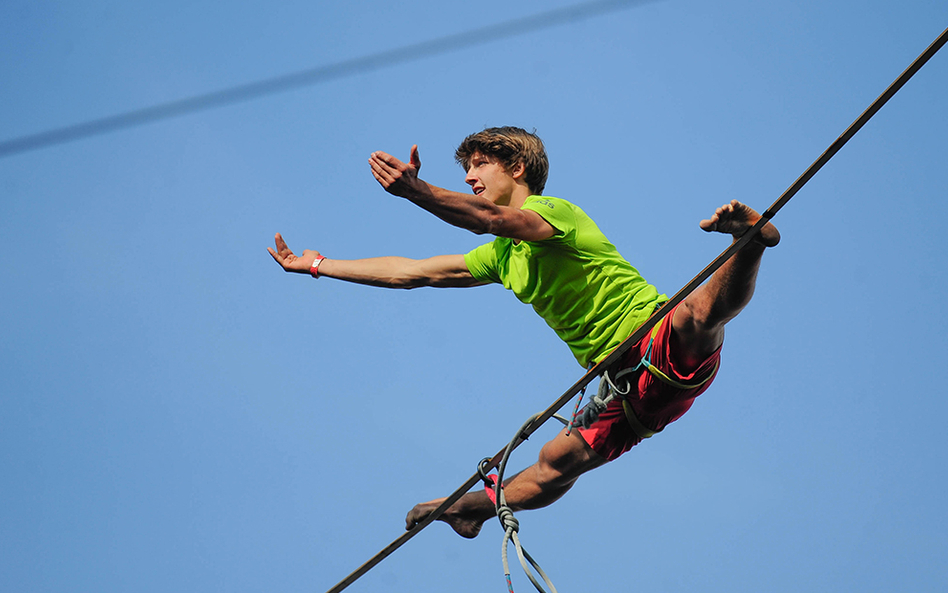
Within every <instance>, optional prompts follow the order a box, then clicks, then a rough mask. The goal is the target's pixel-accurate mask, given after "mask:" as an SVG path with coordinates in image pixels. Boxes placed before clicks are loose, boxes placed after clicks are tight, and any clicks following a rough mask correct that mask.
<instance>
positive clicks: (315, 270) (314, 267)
mask: <svg viewBox="0 0 948 593" xmlns="http://www.w3.org/2000/svg"><path fill="white" fill-rule="evenodd" d="M324 259H326V258H325V257H323V256H321V255H320V256H319V257H317V258H316V261H314V262H313V265H312V266H310V268H309V273H310V274H311V275H312V276H313V278H319V264H321V263H323V260H324Z"/></svg>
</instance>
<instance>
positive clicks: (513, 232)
mask: <svg viewBox="0 0 948 593" xmlns="http://www.w3.org/2000/svg"><path fill="white" fill-rule="evenodd" d="M369 165H370V166H371V167H372V175H374V176H375V179H376V180H377V181H378V182H379V183H380V184H381V185H382V187H383V188H385V191H387V192H388V193H390V194H392V195H395V196H399V197H402V198H405V199H407V200H410V201H411V202H413V203H415V204H416V205H418V206H420V207H422V208H424V209H425V210H427V211H428V212H431V213H432V214H434V215H435V216H437V217H438V218H440V219H441V220H444V221H445V222H447V223H449V224H452V225H454V226H457V227H460V228H462V229H467V230H469V231H471V232H473V233H477V234H479V235H482V234H485V233H489V234H491V235H496V236H498V237H509V238H511V239H520V240H522V241H543V240H544V239H549V238H550V237H552V236H553V235H554V234H556V229H554V228H553V227H552V226H551V225H550V223H548V222H547V221H546V220H544V219H543V217H542V216H540V215H539V214H537V213H536V212H533V211H532V210H521V209H519V208H511V207H509V206H500V205H497V204H494V203H493V202H491V201H490V200H488V199H485V198H482V197H480V196H476V195H473V194H464V193H460V192H454V191H451V190H447V189H444V188H441V187H438V186H436V185H431V184H430V183H427V182H425V181H423V180H422V179H420V178H419V177H418V171H419V169H421V159H420V158H419V157H418V145H414V146H412V147H411V155H410V157H409V162H408V163H404V162H402V161H401V160H399V159H397V158H396V157H394V156H392V155H390V154H388V153H385V152H381V151H378V152H373V153H372V156H371V157H370V158H369Z"/></svg>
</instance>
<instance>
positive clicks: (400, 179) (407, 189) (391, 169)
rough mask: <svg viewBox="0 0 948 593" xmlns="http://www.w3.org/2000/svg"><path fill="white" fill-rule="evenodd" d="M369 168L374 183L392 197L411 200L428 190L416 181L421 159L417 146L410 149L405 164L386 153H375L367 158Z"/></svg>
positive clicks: (424, 184) (426, 185)
mask: <svg viewBox="0 0 948 593" xmlns="http://www.w3.org/2000/svg"><path fill="white" fill-rule="evenodd" d="M369 166H370V167H371V168H372V175H374V176H375V179H376V181H378V182H379V184H381V186H382V187H383V188H385V191H387V192H388V193H390V194H392V195H395V196H399V197H401V198H408V199H411V198H412V197H414V196H417V195H419V194H420V193H425V192H426V191H427V190H428V184H426V183H425V182H424V181H422V180H421V179H418V171H420V170H421V158H420V157H419V156H418V145H417V144H415V145H414V146H412V147H411V151H410V152H409V156H408V162H407V163H404V162H402V161H400V160H399V159H397V158H395V157H393V156H392V155H390V154H388V153H386V152H382V151H376V152H373V153H372V156H370V157H369Z"/></svg>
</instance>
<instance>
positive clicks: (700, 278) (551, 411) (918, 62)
mask: <svg viewBox="0 0 948 593" xmlns="http://www.w3.org/2000/svg"><path fill="white" fill-rule="evenodd" d="M945 43H948V29H945V30H944V31H943V32H942V33H941V35H939V36H938V38H937V39H935V41H934V42H932V44H931V45H929V46H928V48H927V49H925V51H923V52H922V53H921V55H919V56H918V57H917V58H915V61H914V62H912V63H911V65H909V67H908V68H906V69H905V71H904V72H902V74H900V75H899V77H898V78H896V79H895V81H894V82H893V83H892V84H891V85H889V87H888V88H887V89H886V90H885V91H884V92H883V93H882V94H881V95H879V97H878V98H876V100H875V101H873V102H872V104H871V105H869V107H868V108H867V109H866V110H865V111H864V112H862V114H861V115H860V116H859V117H858V118H856V120H855V121H854V122H853V123H852V124H850V125H849V127H848V128H846V130H845V131H844V132H843V133H842V134H841V135H840V136H839V137H838V138H837V139H836V140H835V141H834V142H833V143H832V144H830V146H829V148H827V149H826V150H825V151H824V152H823V154H821V155H820V157H819V158H817V159H816V160H815V161H814V162H813V163H812V164H811V165H810V166H809V167H807V169H806V171H804V172H803V174H802V175H800V177H798V178H797V180H796V181H794V182H793V184H791V185H790V187H789V188H787V190H786V191H784V192H783V194H781V196H780V197H779V198H777V201H775V202H774V203H773V204H772V205H771V206H770V208H768V209H767V210H765V211H764V213H763V214H762V215H761V217H760V220H758V221H757V223H756V224H755V225H754V226H752V227H751V228H749V229H748V230H747V232H745V233H744V234H743V235H741V237H740V238H739V239H737V240H736V241H735V242H734V243H732V244H731V246H730V247H728V248H727V249H725V250H724V251H723V252H722V253H721V255H719V256H718V257H717V258H715V259H714V261H712V262H711V263H710V264H708V266H707V267H705V269H704V270H702V271H701V272H700V273H698V275H697V276H695V277H694V278H692V280H691V281H690V282H689V283H688V284H686V285H685V286H684V287H683V288H682V289H681V290H679V291H678V292H677V293H675V295H674V296H673V297H672V298H670V299H669V300H668V301H667V302H665V304H664V305H662V306H661V307H659V308H658V310H656V311H655V312H653V313H652V316H651V317H649V318H648V319H647V320H646V321H645V323H643V324H642V325H641V326H639V327H638V329H636V330H635V331H634V332H632V335H630V336H629V337H628V338H626V340H625V341H624V342H622V344H620V345H619V346H618V347H617V348H616V349H615V350H613V351H612V353H611V354H609V356H607V357H606V358H604V359H603V360H601V361H600V362H599V363H598V364H596V366H595V367H593V368H592V369H589V370H588V371H587V372H586V373H585V374H584V375H583V376H582V377H581V378H580V379H579V380H578V381H577V382H576V383H574V384H573V385H572V386H571V387H570V388H569V389H567V390H566V392H565V393H563V395H561V396H560V397H559V399H557V400H556V401H555V402H553V403H552V404H551V405H550V406H549V407H548V408H547V409H546V410H545V411H544V412H543V413H542V414H539V415H537V416H535V417H534V418H532V419H531V420H530V421H529V422H527V423H526V424H525V425H524V428H523V429H521V430H520V431H519V432H518V433H517V436H515V437H514V439H513V441H511V445H512V446H511V445H508V446H507V447H506V448H505V449H502V450H501V451H499V452H498V453H497V454H496V455H494V457H492V458H490V461H489V462H488V463H486V464H482V465H483V468H478V469H479V471H478V472H477V473H475V474H474V475H473V476H471V477H470V478H468V479H467V481H466V482H464V484H462V485H461V487H460V488H458V489H457V490H455V491H454V492H453V493H451V495H449V496H448V497H447V498H445V499H444V502H442V503H441V504H440V505H438V508H436V509H435V510H434V511H432V513H431V514H429V515H428V516H427V517H425V518H424V519H422V520H421V521H419V522H418V524H416V525H415V526H414V527H413V528H412V529H411V530H409V531H406V532H405V533H403V534H402V535H401V536H400V537H398V538H397V539H395V541H393V542H392V543H391V544H389V545H388V546H386V547H385V548H383V549H382V550H381V551H379V552H378V553H377V554H376V555H375V556H373V557H372V558H370V559H369V560H367V561H366V562H365V563H363V564H362V566H360V567H359V568H357V569H356V570H354V571H353V572H352V573H350V574H349V576H347V577H346V578H344V579H343V580H341V581H339V582H338V583H337V584H336V585H335V586H334V587H332V588H331V589H329V590H328V591H327V593H339V592H340V591H342V590H343V589H345V588H346V587H348V586H349V585H351V584H352V583H354V582H355V581H356V580H357V579H358V578H359V577H361V576H362V575H364V574H365V573H367V572H368V571H369V570H371V569H372V568H373V567H375V566H376V565H377V564H378V563H379V562H381V561H382V560H384V559H386V558H388V557H389V556H390V555H391V554H392V553H393V552H395V550H397V549H398V548H400V547H401V546H403V545H404V544H405V543H406V542H408V540H410V539H411V538H413V537H414V536H415V535H417V534H418V533H419V532H420V531H421V530H422V529H424V528H425V527H427V526H428V525H430V524H431V523H433V522H434V521H436V520H437V519H438V518H439V517H441V515H443V514H444V512H445V511H447V510H448V509H449V508H450V507H451V505H453V504H454V503H455V502H457V501H458V499H460V498H461V496H463V495H464V494H465V493H466V492H467V491H468V490H470V489H471V488H473V487H474V486H475V485H476V484H477V483H478V482H479V481H480V480H481V473H482V471H484V472H486V471H489V470H491V469H493V468H494V467H497V466H498V464H499V463H500V462H501V460H502V458H503V457H504V456H505V455H506V456H508V457H509V454H508V451H512V450H513V449H515V448H516V447H517V446H519V445H520V444H521V443H522V442H523V441H525V440H527V438H528V437H529V436H530V435H532V434H533V433H534V432H536V430H537V429H539V428H540V426H542V425H543V424H544V423H545V422H546V421H547V420H549V419H550V418H553V417H554V416H556V412H557V411H558V410H559V409H560V408H562V407H563V406H564V405H566V403H567V402H569V400H571V399H573V397H575V396H576V394H578V393H579V392H580V391H581V390H583V389H585V388H586V386H587V385H589V383H590V382H592V380H593V379H595V378H596V377H598V376H600V375H603V374H604V373H605V370H606V369H609V368H612V366H613V365H615V364H616V363H617V362H618V361H619V360H620V359H621V357H622V355H624V354H625V353H626V352H627V351H628V350H629V348H631V347H632V346H633V345H634V344H636V343H637V342H638V341H639V340H641V339H642V337H643V336H645V334H647V333H648V332H649V331H650V330H651V329H652V328H653V327H654V326H655V324H656V323H658V322H659V321H660V320H661V319H662V318H663V317H665V316H666V315H667V314H668V313H669V312H671V310H672V309H673V308H675V306H676V305H678V303H680V302H681V301H683V300H685V298H686V297H687V296H688V295H690V294H691V293H692V292H694V290H695V289H696V288H698V287H699V286H700V285H701V284H702V283H703V282H704V281H705V280H707V279H708V278H710V277H711V274H713V273H714V272H715V271H717V270H718V268H720V267H721V266H723V265H724V263H725V262H726V261H727V260H728V259H730V258H731V256H732V255H734V254H735V253H737V252H738V251H739V250H740V249H742V248H743V247H744V246H745V245H747V244H748V243H750V242H751V241H752V240H753V239H754V237H756V236H757V234H758V233H760V230H761V229H762V228H763V227H764V225H765V224H767V223H768V222H769V221H770V219H772V218H773V217H774V216H775V215H776V214H777V212H779V211H780V209H781V208H783V207H784V206H785V205H786V203H787V202H789V201H790V199H791V198H793V196H794V195H796V193H797V192H798V191H800V189H801V188H802V187H803V186H804V185H806V183H807V182H808V181H809V180H810V179H812V178H813V176H814V175H816V173H817V172H818V171H819V170H820V169H822V168H823V166H824V165H825V164H826V163H827V162H829V160H830V159H831V158H833V156H834V155H835V154H836V153H837V152H839V151H840V149H842V147H843V146H845V144H846V143H847V142H849V140H850V139H852V137H853V136H855V135H856V133H857V132H858V131H859V130H860V129H861V128H862V127H863V126H864V125H866V122H868V121H869V120H870V119H872V116H873V115H875V114H876V113H877V112H878V111H879V110H880V109H882V106H883V105H885V104H886V103H887V102H888V101H889V99H891V98H892V97H893V95H895V94H896V93H897V92H899V89H901V88H902V87H903V86H905V83H907V82H908V81H909V79H911V78H912V76H914V75H915V73H916V72H918V71H919V70H920V69H921V68H922V66H924V65H925V63H926V62H928V60H930V59H931V57H932V56H934V55H935V54H936V53H937V52H938V50H940V49H941V48H942V47H943V46H944V45H945ZM525 556H526V554H525Z"/></svg>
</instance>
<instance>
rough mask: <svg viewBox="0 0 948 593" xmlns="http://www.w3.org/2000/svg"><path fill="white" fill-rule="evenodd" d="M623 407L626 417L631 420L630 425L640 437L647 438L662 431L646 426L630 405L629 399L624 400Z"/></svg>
mask: <svg viewBox="0 0 948 593" xmlns="http://www.w3.org/2000/svg"><path fill="white" fill-rule="evenodd" d="M622 409H623V410H624V411H625V419H626V420H628V421H629V426H631V427H632V432H634V433H635V434H636V436H638V437H639V438H640V439H642V440H645V439H647V438H649V437H650V436H652V435H655V434H658V433H660V432H661V431H660V430H651V429H649V428H645V425H644V424H642V423H641V422H639V419H638V417H637V416H636V415H635V412H633V411H632V406H630V405H629V402H628V401H626V400H622Z"/></svg>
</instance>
